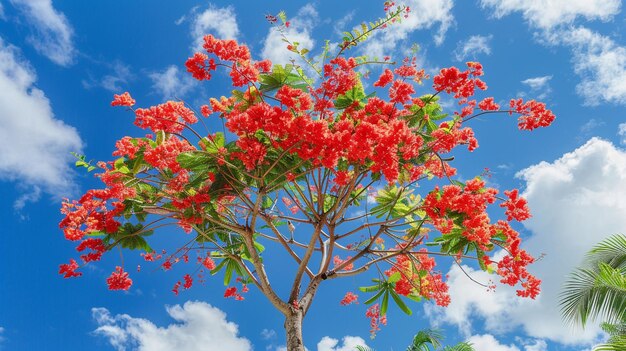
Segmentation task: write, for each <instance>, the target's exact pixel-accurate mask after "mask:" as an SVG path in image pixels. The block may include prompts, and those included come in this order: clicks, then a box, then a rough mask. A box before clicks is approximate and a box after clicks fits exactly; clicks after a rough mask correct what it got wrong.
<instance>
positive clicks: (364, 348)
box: [356, 345, 374, 351]
mask: <svg viewBox="0 0 626 351" xmlns="http://www.w3.org/2000/svg"><path fill="white" fill-rule="evenodd" d="M356 349H357V351H374V349H372V348H370V347H367V346H361V345H357V347H356Z"/></svg>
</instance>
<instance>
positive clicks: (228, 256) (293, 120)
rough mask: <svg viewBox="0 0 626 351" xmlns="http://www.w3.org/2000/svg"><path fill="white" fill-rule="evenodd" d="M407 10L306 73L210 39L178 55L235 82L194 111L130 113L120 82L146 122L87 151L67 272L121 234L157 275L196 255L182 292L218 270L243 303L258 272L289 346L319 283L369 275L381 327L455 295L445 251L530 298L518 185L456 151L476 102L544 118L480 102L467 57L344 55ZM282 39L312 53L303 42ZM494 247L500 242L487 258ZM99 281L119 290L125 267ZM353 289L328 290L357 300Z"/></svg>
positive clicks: (183, 107)
mask: <svg viewBox="0 0 626 351" xmlns="http://www.w3.org/2000/svg"><path fill="white" fill-rule="evenodd" d="M407 11H408V9H407V8H402V9H398V10H389V13H388V15H387V17H385V18H383V19H382V20H380V21H379V22H376V23H373V24H371V25H369V26H368V25H366V26H365V28H363V29H362V30H358V31H355V32H352V33H349V34H347V35H346V37H345V38H344V42H343V43H342V44H340V45H339V48H338V49H336V50H335V53H334V54H332V55H331V54H330V52H332V50H330V51H329V50H326V51H324V53H323V54H322V55H321V59H320V60H319V61H320V63H319V64H316V63H313V62H312V61H311V60H308V59H307V62H308V63H309V64H310V67H308V68H307V69H306V70H304V69H303V68H302V67H300V66H298V65H295V64H294V65H284V66H281V65H272V63H271V62H270V61H268V60H264V61H254V60H253V59H252V57H251V54H250V51H249V50H248V48H247V47H246V46H243V45H239V44H238V43H236V42H235V41H233V40H219V39H216V38H214V37H213V36H211V35H208V36H206V37H205V38H204V49H205V50H206V52H203V53H196V54H194V55H193V56H192V57H191V58H189V60H187V63H186V67H187V70H188V71H189V72H190V73H191V74H192V75H193V77H194V78H196V79H198V80H200V81H209V80H210V79H211V76H212V75H214V74H216V72H217V71H218V70H223V71H225V72H227V73H228V74H229V75H230V78H231V79H232V85H233V86H234V89H235V90H233V91H232V94H231V95H230V96H228V97H221V98H220V99H216V98H212V99H210V102H209V103H208V104H207V105H204V106H201V107H200V109H199V110H200V113H199V114H198V113H196V112H194V110H193V109H192V107H190V106H189V105H187V104H186V103H185V102H183V101H168V102H165V103H163V104H160V105H157V106H152V107H148V108H134V107H133V106H134V105H135V100H134V99H133V98H131V96H130V95H129V94H128V93H124V94H121V95H116V96H115V99H114V101H113V103H112V105H114V106H126V107H127V108H129V109H130V110H131V111H132V112H133V113H134V115H135V125H136V126H137V127H139V128H141V129H144V130H145V131H147V132H148V134H147V135H146V136H145V137H124V138H122V139H121V140H119V141H118V142H117V143H116V150H115V151H114V152H113V156H116V157H117V159H116V160H115V161H111V162H108V163H104V162H100V163H99V164H98V165H99V167H100V168H101V169H102V171H101V172H100V173H99V174H98V177H99V178H100V180H101V181H102V182H103V183H104V184H105V187H104V188H103V189H94V190H89V191H87V192H86V193H85V194H84V195H83V196H82V197H81V198H80V199H79V200H77V201H69V200H68V201H65V202H64V203H63V206H62V213H63V214H64V215H65V217H64V218H63V220H62V222H61V223H60V227H61V228H62V229H63V231H64V234H65V237H66V238H67V239H68V240H71V241H73V242H76V243H77V244H78V246H77V250H78V251H79V252H80V261H82V262H80V263H79V261H76V260H74V259H71V260H70V262H69V263H68V264H63V265H61V267H60V273H61V274H62V275H63V276H64V277H76V276H80V275H81V272H80V270H81V268H82V267H83V266H84V265H86V264H90V263H91V262H93V261H98V260H100V258H101V256H102V255H103V254H105V253H107V252H109V251H111V250H113V249H114V248H116V247H121V248H125V249H128V250H138V251H140V252H141V255H142V256H143V258H144V259H145V260H146V261H155V262H157V263H156V264H158V265H160V267H162V269H163V270H164V271H167V270H169V269H170V268H171V267H172V265H174V264H179V263H181V262H187V261H188V260H189V259H190V256H191V260H192V261H196V260H197V262H198V264H199V265H200V267H199V268H200V269H198V267H190V268H189V274H187V275H185V276H183V277H175V278H174V279H173V285H174V288H173V291H174V292H175V293H176V294H178V292H179V290H181V289H188V288H191V286H192V285H193V282H194V280H196V282H197V281H198V279H199V277H201V278H202V279H204V276H205V275H207V274H210V275H213V274H218V273H221V274H224V281H225V283H226V284H227V285H228V287H227V288H226V290H225V293H224V296H225V297H229V298H235V299H243V296H242V294H243V293H245V292H246V291H247V290H248V286H252V285H253V286H254V287H255V288H257V289H259V291H260V292H261V293H263V294H264V295H265V296H266V297H267V299H268V301H269V302H270V303H271V304H272V305H273V306H274V307H275V308H276V309H277V310H278V311H280V313H282V314H283V315H284V316H285V329H286V334H287V348H288V349H289V350H304V344H303V339H302V321H303V318H304V317H305V315H306V314H307V311H308V310H309V308H310V307H311V305H312V302H313V299H314V297H315V295H316V292H317V291H318V289H319V288H320V286H321V285H323V284H324V283H326V282H327V281H329V280H333V279H337V278H343V277H352V276H356V275H359V276H362V278H363V284H362V285H364V286H363V287H360V291H361V292H360V294H361V295H363V297H362V299H363V300H364V302H365V305H367V306H369V308H367V310H366V316H367V317H368V318H369V319H370V320H371V328H372V333H375V332H376V330H377V329H378V328H379V325H380V324H386V311H387V308H388V305H389V301H390V300H391V301H392V305H397V306H398V307H399V308H400V309H402V310H403V311H405V312H406V313H410V309H409V307H408V306H407V304H406V302H408V301H409V300H415V301H420V300H423V299H426V300H432V301H434V302H435V303H437V304H438V305H441V306H446V305H448V304H449V302H450V298H449V295H448V286H447V284H446V281H445V277H444V276H443V275H442V274H441V272H440V271H438V270H437V268H436V258H437V257H440V256H448V257H451V258H452V261H454V262H456V263H460V262H461V261H462V260H475V261H476V262H477V265H478V266H480V267H481V268H482V269H483V270H488V271H490V272H493V273H495V274H497V275H499V276H500V278H499V280H500V281H501V282H502V283H505V284H508V285H512V286H516V285H517V286H518V287H519V290H517V293H518V295H520V296H523V297H531V298H534V297H535V296H536V295H537V294H538V293H539V280H538V279H536V278H535V277H533V276H532V275H531V274H529V273H528V271H527V269H526V267H527V265H529V264H530V263H532V262H533V260H534V259H533V258H532V257H531V256H530V255H529V254H528V253H527V252H525V251H524V250H522V249H520V238H519V235H518V233H517V232H516V231H515V230H514V229H512V227H511V226H510V221H513V220H516V221H522V220H525V219H527V218H529V216H530V215H529V212H528V208H527V205H526V201H525V200H524V199H523V198H520V197H519V195H518V191H517V190H510V191H504V194H503V196H502V197H500V196H499V195H498V191H497V190H496V189H493V188H490V187H487V186H486V184H485V181H484V180H482V179H481V178H480V177H476V178H473V179H470V180H467V181H464V182H461V181H457V180H455V179H454V178H455V174H456V170H455V168H454V167H453V166H452V165H451V162H452V161H453V157H451V156H450V153H451V152H452V151H453V150H454V149H455V148H456V147H458V146H463V147H467V148H468V149H469V150H470V151H472V150H474V149H475V148H477V147H478V143H477V141H476V139H475V137H474V133H473V131H472V129H471V128H470V127H468V126H467V124H468V122H469V121H470V120H471V119H472V118H474V117H476V116H478V115H482V114H492V113H503V114H504V116H507V115H515V116H517V121H518V124H519V128H520V129H523V130H532V129H535V128H538V127H545V126H548V125H549V124H550V123H551V122H552V121H553V119H554V115H553V114H552V112H551V111H550V110H547V109H546V107H545V105H544V104H543V103H539V102H535V101H533V100H530V101H522V100H521V99H517V100H511V102H510V105H509V106H507V107H506V108H500V106H498V105H497V104H496V103H495V102H494V99H493V98H490V97H486V98H482V99H480V102H479V101H478V100H477V99H476V98H474V94H475V93H476V92H479V91H483V90H485V89H486V88H487V87H486V85H485V83H484V82H483V81H482V80H481V79H480V78H479V77H480V76H482V75H483V69H482V66H481V65H480V64H479V63H476V62H468V63H467V67H466V68H465V69H458V68H455V67H450V68H444V69H442V70H441V71H440V72H439V74H437V75H436V76H434V77H432V80H430V78H429V77H428V76H427V75H426V74H425V72H424V70H422V69H418V67H416V65H415V60H411V59H406V60H404V61H403V62H402V63H399V64H395V63H393V62H391V61H390V60H389V59H388V58H385V59H383V60H380V62H372V61H368V59H367V58H365V57H348V55H347V53H348V52H350V51H349V49H350V48H351V47H353V46H355V45H356V44H357V43H358V42H359V41H361V40H363V39H364V38H365V37H367V35H368V34H370V33H371V32H372V31H374V30H381V29H383V28H384V27H385V26H387V25H390V24H392V22H394V21H396V20H398V19H399V18H400V17H401V16H402V15H403V14H404V13H406V12H407ZM270 21H272V22H273V21H276V22H277V23H276V25H277V26H278V29H279V30H280V29H281V28H282V29H284V27H285V26H289V22H287V21H286V20H285V19H284V17H283V16H282V15H281V16H278V18H273V17H272V18H270ZM285 45H287V46H288V48H289V49H290V50H291V51H293V52H294V53H297V54H299V55H302V56H306V50H304V49H300V48H299V47H298V44H297V43H292V42H289V41H288V39H286V43H285ZM374 63H376V64H380V65H382V74H380V75H378V74H377V75H376V76H377V77H375V79H373V82H371V85H364V84H363V83H362V80H363V79H365V78H364V77H365V75H364V74H362V73H363V72H365V69H364V67H366V66H367V65H370V64H374ZM305 72H313V74H314V75H315V76H314V77H312V79H309V78H307V77H306V75H305ZM422 83H425V84H423V85H422ZM209 84H210V83H209ZM365 86H367V87H368V89H367V90H368V92H366V91H365V88H364V87H365ZM442 94H447V95H449V96H451V97H452V98H454V99H456V101H457V102H458V111H457V112H453V111H452V112H453V113H451V114H449V115H448V114H444V113H443V111H442V108H441V106H440V105H439V103H438V100H439V95H442ZM205 118H219V119H221V121H222V123H223V126H224V127H225V132H211V131H209V132H202V131H200V130H201V129H202V127H200V128H199V127H198V126H202V124H203V123H204V122H202V121H201V122H202V123H199V122H198V121H199V120H202V119H205ZM226 130H227V131H226ZM78 164H82V165H85V166H86V165H87V164H86V163H85V162H84V161H83V160H79V162H78ZM491 207H494V210H495V209H497V208H498V207H502V208H504V214H505V217H506V220H498V221H492V220H490V216H489V215H488V214H487V212H488V209H489V208H491ZM167 225H171V226H178V227H180V228H181V230H180V233H181V234H180V235H182V236H185V238H186V239H188V240H187V241H186V244H184V245H181V246H180V247H169V248H162V247H158V248H156V249H158V251H157V252H155V251H154V250H153V249H152V246H151V245H150V242H151V239H153V238H154V237H155V236H157V234H156V232H157V231H159V230H161V227H164V226H167ZM157 228H158V230H156V231H155V229H157ZM153 234H154V235H153ZM162 249H166V250H163V251H162ZM276 250H284V251H285V252H286V253H287V254H288V256H290V257H291V264H292V266H291V267H290V268H285V269H284V271H283V273H282V274H283V275H284V274H285V272H289V273H290V274H292V276H291V284H290V285H291V288H290V289H288V290H285V291H278V290H277V289H276V287H275V286H274V285H273V284H272V281H273V277H272V276H270V274H269V272H270V271H271V269H267V270H266V267H265V265H264V261H263V257H264V255H267V254H271V253H272V252H275V251H276ZM495 252H504V254H502V253H500V254H499V255H498V259H497V260H496V259H495V258H494V253H495ZM137 274H138V273H137ZM233 278H235V279H233ZM283 279H284V278H283ZM372 279H373V283H371V282H370V281H371V280H372ZM107 284H108V286H109V288H110V289H111V290H127V289H129V288H130V286H131V284H132V280H131V278H130V277H129V274H128V272H126V270H125V268H124V267H123V264H120V266H118V267H116V268H115V270H114V271H113V273H112V274H111V275H110V277H109V278H108V279H107ZM231 284H232V285H231ZM357 288H358V287H355V289H353V291H350V292H347V293H346V295H345V296H344V298H343V300H341V301H339V298H338V303H339V302H340V303H341V304H350V303H353V302H355V301H356V300H357V294H356V293H355V292H357Z"/></svg>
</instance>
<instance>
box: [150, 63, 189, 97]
mask: <svg viewBox="0 0 626 351" xmlns="http://www.w3.org/2000/svg"><path fill="white" fill-rule="evenodd" d="M149 77H150V79H151V80H152V88H153V89H154V90H155V91H156V92H157V93H158V94H160V95H161V96H162V97H163V98H164V99H172V98H181V97H183V96H184V95H185V94H186V93H187V92H188V91H189V90H191V88H193V87H194V85H195V83H196V81H195V80H194V79H193V78H192V77H191V76H190V75H189V74H187V72H181V71H179V69H178V67H176V66H174V65H171V66H169V67H167V68H166V69H165V70H164V71H161V72H153V73H150V75H149Z"/></svg>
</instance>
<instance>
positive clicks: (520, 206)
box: [500, 189, 530, 222]
mask: <svg viewBox="0 0 626 351" xmlns="http://www.w3.org/2000/svg"><path fill="white" fill-rule="evenodd" d="M504 195H506V196H507V197H508V198H509V199H508V200H507V201H505V202H504V203H502V204H500V207H506V212H505V214H506V217H507V218H506V220H507V221H511V220H513V219H515V220H516V221H519V222H521V221H525V220H527V219H528V218H530V210H529V209H528V202H527V201H526V199H524V198H523V197H519V194H518V190H517V189H513V190H510V191H509V190H507V191H505V192H504Z"/></svg>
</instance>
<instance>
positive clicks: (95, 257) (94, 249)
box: [76, 238, 106, 263]
mask: <svg viewBox="0 0 626 351" xmlns="http://www.w3.org/2000/svg"><path fill="white" fill-rule="evenodd" d="M85 249H90V250H91V252H89V253H87V254H84V255H81V256H80V258H81V259H82V260H83V262H85V263H87V262H92V261H99V260H100V258H101V257H102V254H103V253H104V252H105V251H106V246H104V243H103V242H102V239H96V238H89V239H85V240H83V241H82V242H81V243H80V244H79V245H78V246H77V247H76V251H78V252H83V251H84V250H85Z"/></svg>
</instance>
